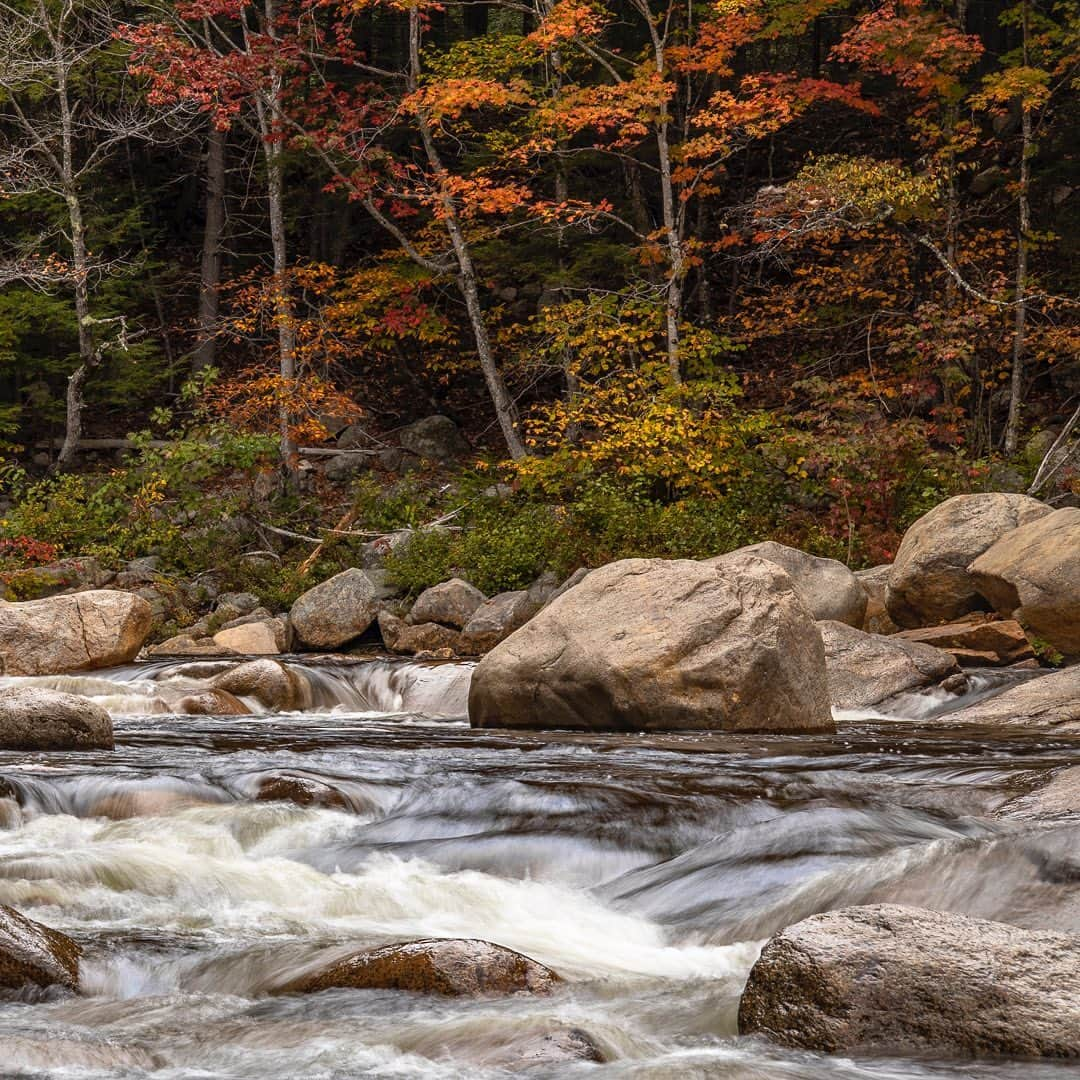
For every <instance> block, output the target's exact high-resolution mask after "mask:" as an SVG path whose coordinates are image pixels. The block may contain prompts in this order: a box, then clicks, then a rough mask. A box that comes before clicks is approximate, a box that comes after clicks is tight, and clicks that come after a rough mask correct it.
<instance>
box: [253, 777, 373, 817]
mask: <svg viewBox="0 0 1080 1080" xmlns="http://www.w3.org/2000/svg"><path fill="white" fill-rule="evenodd" d="M255 800H256V802H291V803H295V804H296V805H297V806H322V807H327V808H329V809H332V810H352V809H354V807H353V804H352V803H351V802H350V801H349V800H348V799H347V798H346V797H345V796H344V795H343V794H342V793H341V792H340V791H338V789H337V788H335V787H332V786H331V785H330V784H328V783H326V781H325V780H317V779H316V778H315V777H313V776H285V775H280V776H266V777H263V779H262V780H260V781H259V787H258V790H257V791H256V792H255Z"/></svg>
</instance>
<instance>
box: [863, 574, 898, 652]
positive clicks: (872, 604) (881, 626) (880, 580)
mask: <svg viewBox="0 0 1080 1080" xmlns="http://www.w3.org/2000/svg"><path fill="white" fill-rule="evenodd" d="M891 570H892V564H891V563H885V564H884V565H883V566H874V567H872V568H871V569H869V570H856V571H855V578H856V580H857V581H858V583H859V584H860V585H861V586H862V588H863V592H865V593H866V614H865V615H864V616H863V622H862V626H860V627H859V629H860V630H865V631H866V632H867V633H868V634H883V635H886V636H887V635H889V634H895V633H896V631H897V630H899V629H900V627H898V626H897V625H896V623H894V622H893V621H892V616H890V615H889V609H888V608H887V607H886V606H885V590H886V589H887V587H888V584H889V572H890V571H891Z"/></svg>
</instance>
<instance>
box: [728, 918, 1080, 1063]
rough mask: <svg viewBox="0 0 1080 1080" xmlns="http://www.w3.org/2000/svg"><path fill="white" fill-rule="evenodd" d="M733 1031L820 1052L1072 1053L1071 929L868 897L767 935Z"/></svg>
mask: <svg viewBox="0 0 1080 1080" xmlns="http://www.w3.org/2000/svg"><path fill="white" fill-rule="evenodd" d="M739 1031H740V1033H742V1034H745V1035H750V1034H761V1035H766V1036H768V1037H769V1038H771V1039H774V1040H776V1041H777V1042H780V1043H783V1044H784V1045H785V1046H792V1047H799V1048H805V1049H809V1050H823V1051H826V1052H828V1053H844V1054H847V1053H850V1052H864V1051H872V1052H875V1053H895V1052H898V1051H899V1052H907V1053H911V1052H914V1053H929V1054H936V1055H941V1054H950V1055H951V1054H964V1055H999V1054H1008V1055H1013V1056H1018V1057H1053V1058H1066V1057H1077V1056H1080V936H1077V935H1073V934H1060V933H1055V932H1051V931H1046V930H1022V929H1020V928H1019V927H1016V926H1007V925H1005V924H1004V923H995V922H987V921H985V920H983V919H971V918H968V917H966V916H964V915H952V914H949V913H946V912H940V911H923V910H921V909H919V908H906V907H899V906H896V905H892V904H875V905H873V906H869V907H853V908H845V909H843V910H840V911H830V912H827V913H826V914H824V915H814V916H812V917H811V918H809V919H804V920H803V921H802V922H800V923H796V924H795V925H794V926H789V927H788V928H787V929H785V930H782V931H781V932H780V933H779V934H776V935H775V936H774V937H772V938H771V939H770V940H769V942H768V943H767V944H766V945H765V948H764V949H763V950H762V953H761V956H760V958H759V959H758V961H757V963H756V964H755V965H754V967H753V970H752V971H751V972H750V979H749V981H748V982H747V984H746V989H745V990H744V991H743V996H742V1001H741V1002H740V1005H739Z"/></svg>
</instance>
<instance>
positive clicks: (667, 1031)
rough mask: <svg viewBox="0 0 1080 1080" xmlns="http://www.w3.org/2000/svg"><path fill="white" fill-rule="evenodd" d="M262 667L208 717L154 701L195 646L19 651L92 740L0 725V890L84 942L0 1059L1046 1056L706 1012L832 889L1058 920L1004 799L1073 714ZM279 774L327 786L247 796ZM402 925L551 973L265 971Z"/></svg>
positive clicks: (771, 1074)
mask: <svg viewBox="0 0 1080 1080" xmlns="http://www.w3.org/2000/svg"><path fill="white" fill-rule="evenodd" d="M293 666H294V668H295V670H296V671H297V672H298V673H300V674H301V675H303V677H304V678H306V679H307V680H308V683H309V684H310V686H311V688H312V689H311V705H312V708H311V709H310V710H308V711H305V712H303V713H291V714H270V715H254V716H239V717H227V718H212V717H203V716H176V715H171V714H169V713H168V712H167V711H163V710H164V709H165V707H166V706H165V705H164V704H163V703H164V702H165V701H166V700H167V699H169V697H170V694H169V693H165V690H167V689H168V690H169V691H170V693H171V692H172V691H175V690H176V689H177V688H179V689H182V690H186V689H188V688H189V687H200V686H205V685H206V682H205V680H206V679H207V678H208V677H211V676H212V675H213V674H214V673H215V672H217V671H219V670H220V669H221V665H220V664H217V663H200V664H183V665H181V664H174V663H166V662H159V663H153V664H146V665H134V666H131V667H128V668H124V669H118V670H116V671H112V672H104V673H97V674H95V676H93V677H88V678H72V679H67V680H65V679H51V680H37V681H38V682H41V683H47V684H50V685H56V686H59V687H61V688H68V689H75V690H77V691H78V692H79V693H83V694H89V695H92V696H94V697H96V698H97V699H98V700H99V701H101V702H102V703H104V704H106V706H107V707H108V708H109V709H110V711H112V712H113V714H114V717H115V728H116V739H117V746H116V749H115V750H114V751H111V752H105V751H93V752H85V753H71V752H68V753H39V754H14V753H0V795H3V794H5V792H6V794H7V795H8V796H9V798H8V799H7V800H6V801H0V903H6V904H10V905H13V906H14V907H16V908H18V909H20V910H22V911H23V912H25V913H26V914H28V915H29V916H30V917H32V918H35V919H38V920H40V921H41V922H44V923H46V924H47V925H50V926H54V927H56V928H58V929H61V930H63V931H65V932H66V933H68V934H70V935H72V936H73V937H75V938H76V939H77V940H78V941H79V942H80V943H81V944H82V945H83V947H84V950H85V953H84V963H83V991H84V992H83V994H82V995H81V996H78V997H72V996H68V995H60V994H48V993H46V994H37V995H27V996H25V997H23V998H21V999H19V1000H7V1001H0V1076H2V1077H50V1078H53V1077H55V1078H60V1077H64V1078H67V1077H79V1078H106V1077H107V1078H116V1080H119V1078H125V1080H127V1078H135V1077H154V1078H156V1080H211V1078H215V1080H219V1078H222V1080H223V1078H230V1080H232V1078H237V1080H239V1078H244V1080H272V1078H294V1077H295V1078H304V1080H308V1078H312V1080H317V1078H325V1080H345V1078H352V1077H387V1078H413V1077H415V1078H469V1080H472V1078H488V1077H491V1078H495V1077H507V1076H511V1075H514V1074H516V1073H519V1072H521V1069H520V1067H519V1066H518V1065H517V1064H516V1063H515V1049H514V1048H515V1046H520V1045H521V1043H522V1040H524V1039H527V1038H528V1037H529V1036H530V1035H533V1034H535V1033H538V1032H545V1031H551V1030H556V1029H566V1028H574V1029H580V1030H582V1031H585V1032H587V1033H588V1034H589V1035H590V1036H591V1037H592V1039H593V1040H594V1041H595V1042H596V1043H597V1044H598V1045H599V1046H600V1047H601V1048H602V1050H603V1052H604V1054H605V1055H606V1057H607V1059H608V1061H607V1063H606V1064H603V1065H594V1064H589V1063H584V1062H583V1063H575V1064H567V1063H564V1064H560V1065H552V1066H547V1067H544V1066H539V1067H537V1069H535V1070H530V1071H529V1075H530V1076H531V1075H537V1076H549V1077H577V1076H581V1077H585V1076H592V1075H596V1076H597V1077H598V1078H601V1077H602V1078H605V1080H606V1078H608V1077H610V1078H618V1080H622V1078H627V1080H629V1078H634V1080H646V1078H648V1080H654V1078H655V1080H659V1078H669V1077H670V1078H683V1077H688V1078H702V1080H705V1078H709V1080H711V1078H725V1080H729V1078H730V1080H818V1078H826V1077H828V1078H840V1080H901V1078H902V1080H908V1078H913V1077H915V1078H920V1080H957V1078H969V1077H975V1078H983V1080H1014V1078H1015V1080H1018V1078H1020V1077H1023V1078H1024V1080H1044V1078H1045V1080H1050V1078H1054V1080H1057V1078H1059V1077H1065V1076H1075V1075H1077V1066H1075V1065H1067V1064H1053V1063H1047V1064H1034V1063H1031V1062H1009V1061H1000V1062H998V1061H992V1062H982V1063H978V1064H974V1063H971V1062H951V1061H938V1060H930V1059H927V1060H922V1059H920V1060H917V1061H915V1060H884V1059H875V1058H857V1059H849V1058H843V1057H833V1058H830V1057H825V1056H820V1055H816V1054H810V1053H798V1052H792V1051H787V1050H782V1049H779V1048H776V1047H773V1046H770V1045H769V1044H767V1043H766V1042H764V1041H762V1040H758V1039H748V1038H740V1037H738V1036H737V1034H736V1024H735V1016H736V1008H737V1004H738V998H739V994H740V991H741V988H742V985H743V983H744V981H745V978H746V975H747V973H748V971H749V969H750V967H751V965H752V964H753V962H754V959H755V957H756V955H757V953H758V950H759V948H760V946H761V944H762V942H763V940H764V939H766V938H767V937H768V936H769V935H770V934H771V933H772V932H773V931H775V930H777V929H779V928H781V927H783V926H785V925H787V924H789V923H791V922H794V921H796V920H798V919H800V918H803V917H805V916H807V915H809V914H812V913H814V912H817V911H822V910H825V909H828V908H832V907H837V906H842V905H846V904H853V903H869V902H877V901H894V902H899V903H909V904H916V905H921V906H925V907H933V908H940V909H947V910H952V911H960V912H966V913H969V914H973V915H977V916H982V917H986V918H992V919H1000V920H1003V921H1008V922H1012V923H1016V924H1018V925H1021V926H1027V927H1054V928H1059V929H1071V930H1077V931H1080V890H1078V889H1077V887H1076V882H1077V881H1078V880H1080V858H1077V857H1076V856H1075V854H1074V853H1075V852H1076V850H1077V842H1078V841H1080V825H1077V824H1074V823H1073V822H1072V821H1071V820H1070V819H1068V818H1065V819H1061V820H1057V821H1055V820H1050V821H1046V820H1041V821H1040V820H1033V819H1032V818H1031V816H1030V815H1025V813H1024V812H1023V806H1024V805H1025V796H1026V794H1027V793H1028V792H1030V791H1032V790H1034V789H1036V788H1037V787H1038V786H1039V785H1040V784H1042V783H1044V782H1045V781H1046V780H1047V779H1048V778H1049V777H1050V776H1052V775H1053V774H1054V773H1055V771H1057V770H1060V769H1063V768H1066V767H1069V766H1072V765H1077V764H1080V742H1077V741H1073V740H1069V739H1067V738H1063V737H1059V738H1054V737H1053V736H1048V735H1032V734H1023V733H1019V734H1018V733H1016V732H1009V733H1001V732H992V731H965V730H961V729H954V728H949V727H946V726H942V725H941V724H939V723H936V720H937V718H938V717H940V715H941V714H942V713H943V712H946V711H947V710H948V709H949V708H953V707H955V706H956V704H957V703H958V702H957V700H956V699H949V698H948V697H947V696H945V695H937V696H934V695H929V696H925V697H921V698H920V697H912V698H909V699H906V700H903V701H900V702H897V703H895V704H894V706H893V710H892V713H891V714H870V715H867V714H861V715H860V714H857V713H855V714H845V715H843V716H842V717H841V718H840V723H839V729H838V733H837V734H836V735H833V736H815V737H805V736H788V737H782V736H760V737H750V736H719V735H714V736H710V735H669V736H663V735H650V736H645V735H641V736H634V735H609V736H605V735H583V734H576V735H567V734H563V735H539V734H535V735H533V734H529V733H506V732H492V731H476V732H474V731H470V730H469V728H468V726H467V724H466V723H465V721H464V720H463V715H464V711H465V698H466V694H467V687H468V678H469V672H470V668H469V666H468V665H461V664H450V665H422V664H417V663H407V662H396V663H395V662H388V661H371V662H367V663H353V664H341V663H339V664H331V663H323V664H319V663H311V662H307V663H303V664H302V663H300V662H295V663H294V665H293ZM975 685H976V690H975V693H976V694H986V693H989V692H993V691H994V690H995V689H1000V688H1001V686H1002V685H1004V684H1003V682H1002V677H1001V676H986V677H984V678H982V679H981V680H976V683H975ZM173 696H175V695H173ZM248 704H249V705H251V706H252V707H255V705H254V703H252V702H248ZM282 777H287V778H293V779H297V780H300V781H302V782H303V784H304V785H305V786H304V787H303V788H302V790H304V791H308V792H310V791H318V792H321V793H322V794H323V795H326V794H327V793H330V795H331V796H332V797H331V798H330V799H329V801H330V802H331V803H332V805H329V806H320V805H317V804H316V803H311V804H309V805H298V804H297V803H295V802H286V801H275V800H273V799H267V798H266V797H265V796H266V795H267V794H268V793H269V794H274V792H275V791H280V789H275V788H270V789H269V792H268V790H267V785H268V784H269V783H271V782H273V781H278V780H280V778H282ZM260 796H261V797H260ZM324 801H326V800H324ZM5 823H6V826H7V827H6V828H3V827H2V826H3V824H5ZM424 936H440V937H480V938H485V939H488V940H491V941H495V942H498V943H500V944H503V945H506V946H509V947H511V948H513V949H517V950H519V951H521V952H524V953H526V954H527V955H529V956H532V957H534V958H535V959H537V960H540V961H543V962H544V963H546V964H548V965H550V966H551V967H553V968H554V969H555V970H556V971H558V972H559V973H560V974H561V975H562V976H564V978H565V980H566V981H565V983H564V984H563V986H562V987H561V988H560V989H559V991H558V992H556V993H555V994H554V995H552V996H550V997H523V996H518V997H511V998H508V999H504V1000H491V999H488V1000H462V999H440V998H429V997H419V996H415V995H410V994H402V993H394V992H385V991H347V990H337V991H327V992H324V993H321V994H313V995H308V996H288V995H281V996H276V995H274V994H273V993H272V991H273V990H274V988H275V987H276V986H279V985H281V984H282V983H283V982H285V981H286V980H287V979H288V978H290V977H291V976H293V975H295V974H296V973H297V972H298V971H300V970H303V969H306V968H309V967H311V966H312V965H314V964H316V963H317V962H318V961H319V960H320V958H324V957H327V956H336V955H339V954H340V953H341V951H342V950H343V949H344V948H356V947H361V946H368V945H377V944H383V943H387V942H392V941H401V940H406V939H409V938H416V937H424Z"/></svg>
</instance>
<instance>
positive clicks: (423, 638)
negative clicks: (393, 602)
mask: <svg viewBox="0 0 1080 1080" xmlns="http://www.w3.org/2000/svg"><path fill="white" fill-rule="evenodd" d="M379 632H380V633H381V634H382V639H383V644H384V645H385V646H386V647H387V649H389V650H390V652H394V653H401V654H403V655H406V656H414V655H416V654H417V653H441V652H442V651H443V650H448V651H449V655H450V656H454V655H455V654H456V651H457V649H458V647H459V645H460V643H461V635H460V634H459V633H458V632H457V631H456V630H452V629H451V628H450V627H449V626H440V625H439V624H438V623H431V622H429V623H420V624H419V625H417V626H410V625H409V624H408V623H407V622H405V620H404V619H399V618H398V617H397V616H396V615H394V614H393V613H392V612H389V611H385V610H384V611H380V612H379Z"/></svg>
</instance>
